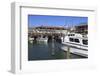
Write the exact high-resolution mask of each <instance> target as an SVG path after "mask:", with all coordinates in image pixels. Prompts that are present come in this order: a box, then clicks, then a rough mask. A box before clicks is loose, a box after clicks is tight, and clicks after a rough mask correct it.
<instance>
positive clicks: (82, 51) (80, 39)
mask: <svg viewBox="0 0 100 76" xmlns="http://www.w3.org/2000/svg"><path fill="white" fill-rule="evenodd" d="M61 39H62V44H63V45H64V46H62V47H61V49H63V50H65V51H67V47H71V48H70V52H71V53H74V54H77V55H81V56H85V57H87V56H88V39H87V37H86V36H83V35H81V34H76V33H70V34H68V35H66V36H65V37H62V38H61Z"/></svg>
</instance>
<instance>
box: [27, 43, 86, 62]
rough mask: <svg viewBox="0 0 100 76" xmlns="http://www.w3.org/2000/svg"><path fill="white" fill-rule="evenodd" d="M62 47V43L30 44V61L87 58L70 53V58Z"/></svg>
mask: <svg viewBox="0 0 100 76" xmlns="http://www.w3.org/2000/svg"><path fill="white" fill-rule="evenodd" d="M62 46H63V45H62V44H61V43H59V42H56V41H51V42H42V41H33V42H32V43H30V42H28V60H29V61H32V60H55V59H80V58H86V57H83V56H79V55H76V54H72V53H70V56H69V57H68V56H67V55H68V54H67V51H64V50H62V49H61V47H62ZM66 47H67V46H66Z"/></svg>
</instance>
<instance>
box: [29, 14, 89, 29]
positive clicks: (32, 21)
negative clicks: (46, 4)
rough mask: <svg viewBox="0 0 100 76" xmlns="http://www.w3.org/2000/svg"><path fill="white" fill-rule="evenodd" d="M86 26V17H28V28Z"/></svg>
mask: <svg viewBox="0 0 100 76" xmlns="http://www.w3.org/2000/svg"><path fill="white" fill-rule="evenodd" d="M83 23H85V24H88V17H80V16H51V15H28V26H29V27H36V26H63V27H71V26H77V25H79V24H83Z"/></svg>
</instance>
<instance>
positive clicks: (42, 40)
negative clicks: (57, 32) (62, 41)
mask: <svg viewBox="0 0 100 76" xmlns="http://www.w3.org/2000/svg"><path fill="white" fill-rule="evenodd" d="M36 40H37V41H39V42H40V41H41V42H47V41H48V38H47V37H46V36H41V37H39V38H37V39H36Z"/></svg>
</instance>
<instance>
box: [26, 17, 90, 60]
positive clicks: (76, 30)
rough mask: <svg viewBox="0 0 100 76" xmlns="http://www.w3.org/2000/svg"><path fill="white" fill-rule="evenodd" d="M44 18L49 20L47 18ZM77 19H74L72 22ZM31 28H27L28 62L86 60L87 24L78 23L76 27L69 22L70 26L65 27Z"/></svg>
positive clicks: (46, 26)
mask: <svg viewBox="0 0 100 76" xmlns="http://www.w3.org/2000/svg"><path fill="white" fill-rule="evenodd" d="M34 17H35V16H34ZM40 17H42V16H40ZM43 17H45V16H43ZM46 17H48V18H49V16H46ZM52 17H53V16H52ZM54 17H55V16H54ZM54 17H53V18H54ZM57 17H58V16H57ZM50 18H51V16H50ZM58 18H59V17H58ZM68 18H70V17H68ZM77 18H78V17H77ZM77 18H76V17H74V20H75V19H77ZM70 19H73V18H72V17H71V18H70ZM80 19H81V18H79V19H78V21H80ZM82 19H83V17H82ZM85 19H87V18H85ZM75 21H76V20H75ZM75 23H76V22H75ZM32 26H34V27H28V60H29V61H31V60H56V59H83V58H88V25H87V23H81V22H79V24H77V25H76V24H73V22H72V21H71V23H70V25H68V24H67V25H66V26H67V27H66V26H59V25H39V26H35V25H32Z"/></svg>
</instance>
